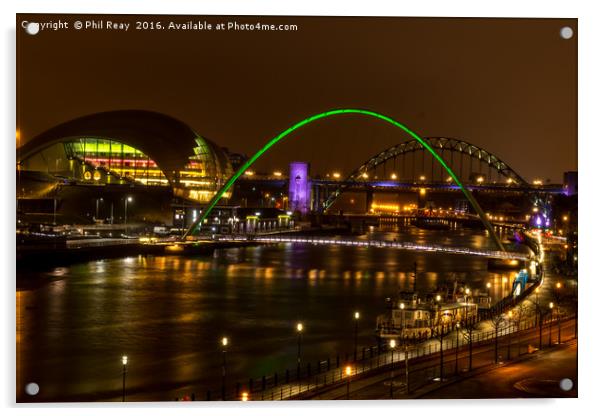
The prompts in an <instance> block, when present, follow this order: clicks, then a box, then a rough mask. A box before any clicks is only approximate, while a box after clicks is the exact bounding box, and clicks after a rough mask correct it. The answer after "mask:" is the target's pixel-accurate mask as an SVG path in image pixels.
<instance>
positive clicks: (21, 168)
mask: <svg viewBox="0 0 602 416" xmlns="http://www.w3.org/2000/svg"><path fill="white" fill-rule="evenodd" d="M231 174H232V165H231V163H230V161H229V158H228V154H227V153H226V150H225V149H222V148H220V147H219V146H218V145H216V144H215V143H214V142H212V141H211V140H208V139H207V138H204V137H202V136H200V135H198V134H197V133H196V132H195V131H194V130H193V129H192V128H190V127H189V126H188V125H186V124H185V123H183V122H182V121H180V120H177V119H175V118H172V117H170V116H167V115H164V114H160V113H156V112H150V111H142V110H123V111H111V112H103V113H96V114H91V115H87V116H84V117H80V118H77V119H74V120H71V121H67V122H65V123H62V124H60V125H58V126H55V127H53V128H51V129H49V130H47V131H45V132H43V133H41V134H39V135H38V136H36V137H33V138H31V139H30V140H28V141H27V142H25V143H24V144H23V145H22V146H19V147H17V196H18V198H19V200H20V201H21V204H20V206H25V207H26V206H28V204H27V203H26V202H27V201H30V202H32V201H38V202H39V201H43V200H45V199H46V200H47V199H52V200H53V201H54V202H53V204H54V205H55V206H56V205H57V202H56V201H57V200H58V201H59V206H62V205H65V204H66V205H67V206H65V207H64V208H65V209H67V210H69V211H71V212H73V211H80V212H79V214H80V215H84V216H86V215H87V216H94V217H99V216H101V217H104V218H107V215H106V214H105V215H101V214H99V212H98V211H99V209H98V205H99V200H100V201H101V202H102V203H103V205H107V204H108V201H109V200H111V201H113V200H114V201H113V202H112V204H113V205H112V206H111V211H112V212H111V220H113V216H114V215H115V211H119V209H118V208H116V206H115V205H118V204H119V199H120V198H121V199H123V198H126V196H125V195H126V194H128V195H129V194H132V193H136V192H138V193H141V194H144V195H146V196H147V198H148V197H149V196H151V198H154V197H153V196H152V195H155V196H156V195H163V199H165V197H166V196H167V197H169V198H171V201H170V204H171V205H173V203H174V200H176V201H179V202H177V203H180V204H184V205H185V204H189V205H190V204H193V205H194V204H203V203H205V202H207V201H209V200H210V199H211V198H212V197H213V195H214V194H215V192H216V191H217V190H218V189H219V188H220V187H221V186H222V185H223V184H224V183H225V181H226V180H227V179H228V178H229V177H230V175H231ZM76 188H77V189H79V190H80V191H81V192H79V193H78V196H77V197H73V196H70V195H72V194H73V190H74V189H76ZM230 196H231V195H230V194H229V193H228V194H226V195H224V199H225V200H228V199H229V198H230ZM111 198H112V199H111ZM130 198H131V197H130ZM70 199H71V200H74V199H78V200H79V201H78V202H75V201H71V203H70ZM86 201H87V202H86ZM150 202H152V201H150ZM154 202H156V203H157V205H160V204H161V202H160V201H158V200H156V199H155V201H154ZM90 203H91V204H90ZM41 205H43V204H41ZM75 205H79V208H77V207H75ZM138 205H139V207H140V204H138ZM145 205H146V203H145ZM29 206H30V207H32V206H36V204H35V203H33V204H32V203H29ZM37 206H40V203H38V204H37ZM146 208H147V209H146V210H138V211H136V212H139V213H141V212H149V209H148V208H149V207H148V206H147V207H146ZM54 209H55V210H56V208H54ZM34 210H35V209H34ZM105 211H106V210H105ZM130 211H131V212H132V210H130ZM94 214H95V215H94ZM124 214H125V215H127V212H126V213H124ZM149 215H151V214H149ZM151 216H152V215H151Z"/></svg>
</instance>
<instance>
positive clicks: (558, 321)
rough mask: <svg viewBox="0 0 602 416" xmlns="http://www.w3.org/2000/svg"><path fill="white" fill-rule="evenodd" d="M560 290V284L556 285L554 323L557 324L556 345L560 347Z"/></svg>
mask: <svg viewBox="0 0 602 416" xmlns="http://www.w3.org/2000/svg"><path fill="white" fill-rule="evenodd" d="M560 289H562V283H560V282H558V283H556V291H555V300H556V301H557V302H556V322H557V323H558V345H560Z"/></svg>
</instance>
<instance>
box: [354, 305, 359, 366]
mask: <svg viewBox="0 0 602 416" xmlns="http://www.w3.org/2000/svg"><path fill="white" fill-rule="evenodd" d="M353 320H354V321H355V333H354V337H353V342H354V344H353V361H357V326H358V322H359V320H360V313H359V312H358V311H355V313H354V314H353Z"/></svg>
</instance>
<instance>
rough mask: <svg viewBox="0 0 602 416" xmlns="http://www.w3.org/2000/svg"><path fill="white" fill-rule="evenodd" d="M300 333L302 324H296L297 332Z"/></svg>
mask: <svg viewBox="0 0 602 416" xmlns="http://www.w3.org/2000/svg"><path fill="white" fill-rule="evenodd" d="M301 331H303V324H302V323H301V322H299V323H298V324H297V332H301Z"/></svg>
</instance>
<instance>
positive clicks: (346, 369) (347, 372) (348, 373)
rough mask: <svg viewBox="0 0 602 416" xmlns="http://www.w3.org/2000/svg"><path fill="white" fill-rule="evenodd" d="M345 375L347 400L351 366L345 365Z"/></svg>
mask: <svg viewBox="0 0 602 416" xmlns="http://www.w3.org/2000/svg"><path fill="white" fill-rule="evenodd" d="M345 376H347V400H349V385H350V384H351V366H350V365H348V366H347V367H345Z"/></svg>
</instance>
